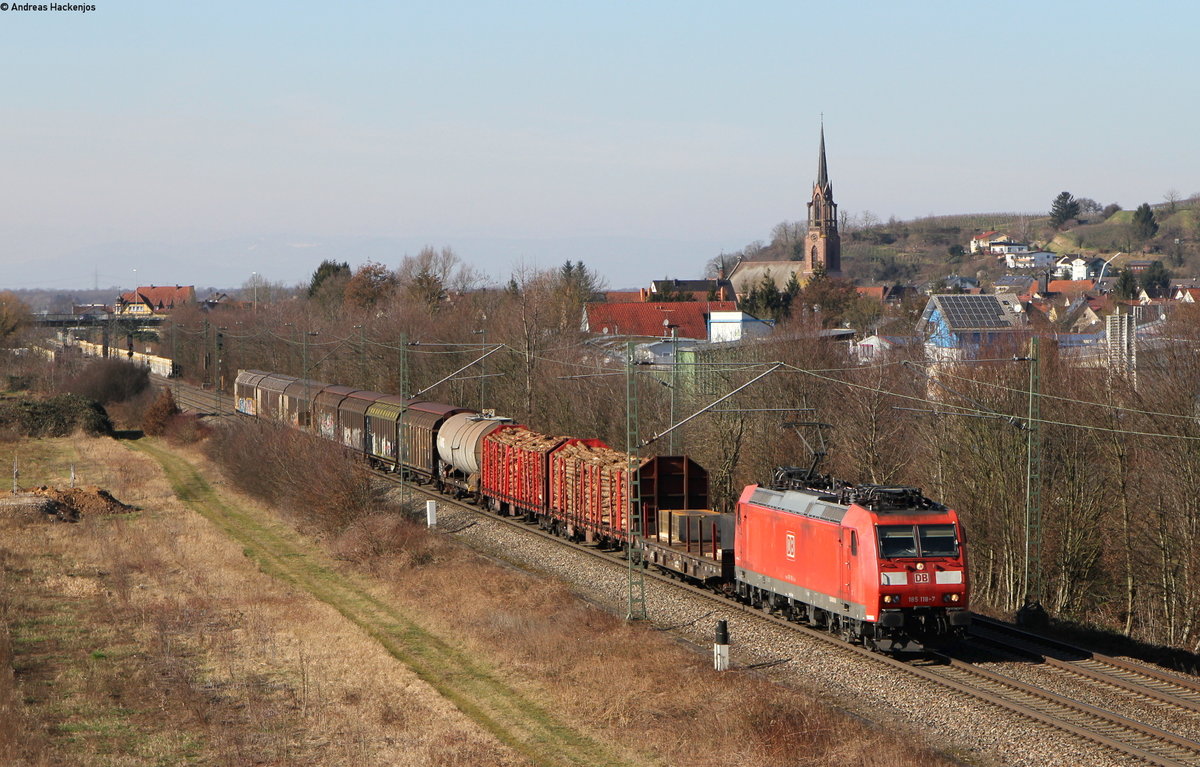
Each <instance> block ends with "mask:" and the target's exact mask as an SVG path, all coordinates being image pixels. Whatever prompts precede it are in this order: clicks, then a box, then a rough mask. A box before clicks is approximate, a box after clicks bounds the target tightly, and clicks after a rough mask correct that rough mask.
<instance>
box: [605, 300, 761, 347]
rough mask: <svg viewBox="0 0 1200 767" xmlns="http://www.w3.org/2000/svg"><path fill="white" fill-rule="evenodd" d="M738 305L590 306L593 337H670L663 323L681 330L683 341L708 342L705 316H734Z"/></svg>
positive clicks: (713, 303) (678, 333)
mask: <svg viewBox="0 0 1200 767" xmlns="http://www.w3.org/2000/svg"><path fill="white" fill-rule="evenodd" d="M734 311H737V303H735V302H734V301H662V302H647V303H642V302H640V301H628V302H624V303H607V304H588V305H587V323H588V330H589V331H590V332H592V333H601V334H605V335H614V336H617V335H620V336H650V337H660V338H662V337H667V336H669V335H670V332H669V331H668V330H666V328H664V326H663V320H664V319H666V320H669V321H670V324H672V325H676V326H678V331H677V336H678V337H679V338H692V339H700V340H704V339H707V338H708V325H707V323H705V315H707V314H708V313H709V312H734Z"/></svg>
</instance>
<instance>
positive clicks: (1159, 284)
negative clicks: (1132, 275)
mask: <svg viewBox="0 0 1200 767" xmlns="http://www.w3.org/2000/svg"><path fill="white" fill-rule="evenodd" d="M1139 282H1140V283H1141V286H1142V290H1144V291H1146V293H1147V294H1148V295H1149V296H1150V297H1151V298H1162V297H1164V296H1166V295H1167V291H1168V290H1170V288H1171V273H1170V272H1168V271H1167V268H1166V267H1165V266H1163V262H1162V261H1155V262H1154V263H1152V264H1150V267H1149V268H1148V269H1146V271H1144V272H1142V278H1141V280H1140V281H1139Z"/></svg>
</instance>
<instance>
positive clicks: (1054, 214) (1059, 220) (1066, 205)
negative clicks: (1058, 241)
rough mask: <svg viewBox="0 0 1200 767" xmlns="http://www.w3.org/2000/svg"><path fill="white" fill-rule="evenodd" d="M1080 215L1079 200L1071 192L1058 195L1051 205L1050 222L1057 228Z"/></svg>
mask: <svg viewBox="0 0 1200 767" xmlns="http://www.w3.org/2000/svg"><path fill="white" fill-rule="evenodd" d="M1078 216H1079V200H1076V199H1075V198H1074V197H1073V196H1072V195H1071V193H1070V192H1063V193H1062V194H1060V195H1058V196H1057V197H1055V198H1054V202H1053V203H1051V205H1050V224H1051V225H1052V226H1053V227H1054V228H1055V229H1058V228H1059V227H1061V226H1062V225H1063V224H1065V223H1067V222H1068V221H1070V220H1071V219H1073V218H1077V217H1078Z"/></svg>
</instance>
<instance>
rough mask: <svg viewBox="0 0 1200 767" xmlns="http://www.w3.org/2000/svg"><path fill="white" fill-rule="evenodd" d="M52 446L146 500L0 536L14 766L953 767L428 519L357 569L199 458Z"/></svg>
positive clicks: (60, 464) (6, 695)
mask: <svg viewBox="0 0 1200 767" xmlns="http://www.w3.org/2000/svg"><path fill="white" fill-rule="evenodd" d="M41 444H44V445H51V444H53V445H54V447H53V448H52V449H51V448H47V449H50V450H51V452H53V451H58V453H59V455H58V456H57V457H53V458H52V457H50V456H47V458H46V459H45V461H42V462H41V463H42V465H43V468H44V470H45V473H46V478H45V479H44V480H43V479H38V480H35V481H58V482H61V481H62V478H63V477H64V475H65V467H66V466H67V465H68V464H69V463H70V462H71V461H78V462H80V463H81V464H83V463H86V464H87V465H88V468H87V469H85V471H93V472H95V473H96V474H98V475H103V476H96V475H93V476H89V477H87V478H86V481H89V482H95V483H98V484H103V485H105V486H108V487H109V488H110V489H111V490H113V491H114V493H115V494H117V495H118V497H121V496H122V494H124V495H125V496H126V497H124V498H122V500H125V501H127V502H131V503H135V504H137V505H139V506H141V507H142V508H143V509H144V510H143V511H141V512H139V513H137V514H135V515H132V516H128V517H125V518H120V517H118V518H100V519H96V518H93V519H85V520H84V521H83V522H82V523H80V524H79V525H62V524H60V525H50V524H47V523H44V522H41V521H40V520H33V521H30V520H13V519H7V520H3V521H2V522H0V524H3V525H4V526H5V527H6V528H7V530H6V531H5V536H4V540H5V543H4V544H3V546H4V549H5V555H4V571H5V583H4V587H3V589H4V590H3V594H4V601H5V613H4V614H5V616H6V619H7V620H8V622H9V628H10V630H11V633H12V635H13V637H14V640H15V644H14V651H15V652H14V654H13V658H12V660H13V663H14V665H15V667H16V668H17V671H18V674H17V682H18V684H17V686H15V687H14V686H13V685H12V684H8V685H7V686H4V683H3V682H0V706H5V707H6V708H5V709H3V710H0V714H5V716H3V717H0V719H2V720H3V721H4V722H6V723H12V722H20V724H19V725H17V726H15V727H13V726H11V725H0V759H2V758H3V757H5V756H11V755H17V756H20V757H22V758H21V759H17V758H12V759H10V761H12V762H13V763H14V764H22V763H28V764H39V763H70V764H80V765H91V764H110V763H120V764H178V763H188V762H195V763H218V764H221V763H226V764H244V763H249V762H251V761H263V762H275V763H311V764H355V765H359V764H436V765H456V764H519V763H533V764H598V763H635V764H689V765H699V766H703V765H714V766H715V765H724V764H729V763H739V764H742V765H780V764H814V765H815V764H828V763H834V762H837V763H839V764H880V765H881V764H889V765H899V766H901V767H903V765H915V764H944V763H945V762H944V760H942V759H940V758H938V757H937V756H936V755H934V754H932V753H930V752H929V751H928V750H926V749H923V748H921V747H919V746H914V745H912V741H913V740H914V738H913V737H912V736H911V734H910V735H909V736H908V737H907V738H905V737H903V736H898V735H896V734H889V733H884V732H881V731H879V730H876V729H873V728H871V727H869V726H865V725H863V724H861V723H860V722H856V721H853V720H851V719H850V718H849V717H846V716H845V715H843V714H840V713H838V712H836V711H831V710H829V709H827V708H824V707H823V706H821V705H818V704H816V703H813V702H812V701H811V700H809V699H808V698H807V697H805V696H804V695H803V694H801V693H796V692H794V691H788V690H785V689H781V688H778V687H775V686H773V685H770V684H767V683H765V682H764V681H762V680H760V679H757V678H754V677H748V676H744V675H740V674H725V675H716V674H712V673H710V672H708V671H707V670H706V665H707V662H706V660H705V659H703V658H697V657H696V656H694V655H692V654H690V653H688V652H686V651H685V650H682V649H681V648H679V647H677V646H675V645H674V644H673V643H671V642H670V641H669V640H667V639H665V638H663V637H661V636H660V635H656V634H654V632H648V631H645V630H643V629H640V628H637V627H630V626H627V625H625V624H624V623H623V622H622V621H620V620H618V619H616V618H614V617H612V616H609V615H607V614H604V613H601V612H599V611H598V610H595V609H592V608H589V607H587V606H586V605H584V604H582V603H581V602H579V600H576V599H574V598H573V597H572V596H571V595H570V593H569V592H568V590H567V589H566V588H565V587H563V586H562V585H560V584H554V583H549V582H544V581H538V580H534V579H532V578H529V577H527V576H524V575H522V574H519V573H513V572H511V571H508V570H505V569H501V568H498V567H496V566H494V565H491V564H489V563H487V562H483V561H480V560H479V559H478V558H475V557H473V556H472V555H471V554H470V553H469V552H467V551H464V550H462V549H461V548H459V547H457V546H456V545H455V544H454V543H453V542H450V541H447V540H446V539H444V538H443V537H441V536H431V535H428V534H426V533H424V532H423V531H421V530H420V529H419V528H411V527H408V528H406V527H398V528H397V527H390V528H380V529H389V530H391V533H390V534H388V535H377V536H375V538H374V539H373V544H375V545H373V546H366V547H364V546H359V547H358V550H360V551H370V552H373V553H371V554H369V555H367V556H358V557H356V559H357V561H356V563H355V565H354V566H353V567H351V566H350V565H348V564H347V563H346V562H344V561H342V562H339V561H335V560H334V559H332V558H330V557H329V556H328V555H327V554H325V553H324V552H323V551H322V550H320V549H319V548H318V547H317V546H316V545H314V544H313V543H312V542H311V541H308V540H306V539H304V538H302V537H300V536H299V535H297V534H296V533H295V532H293V531H292V530H291V529H289V528H287V527H286V526H284V525H282V524H280V523H279V521H278V519H277V518H276V517H274V516H273V515H272V513H270V512H269V510H266V509H263V508H260V507H258V506H257V505H256V504H254V503H253V502H251V501H248V500H247V499H245V498H242V497H240V496H237V495H236V494H231V493H230V492H229V491H228V489H227V488H224V487H221V486H220V485H219V484H217V485H214V484H213V482H212V481H211V480H209V479H206V478H205V476H203V474H202V472H200V471H198V470H197V466H198V465H201V464H202V460H201V459H199V458H197V457H195V456H191V457H189V458H188V459H187V460H184V459H183V458H181V457H180V455H179V454H175V453H172V452H171V451H169V450H168V449H166V447H165V446H164V445H162V444H160V443H155V442H145V443H142V444H143V445H144V448H143V449H141V450H139V451H138V452H136V453H131V452H130V451H128V450H127V449H126V448H124V447H123V446H121V445H119V444H118V443H114V442H112V441H110V440H84V441H81V442H79V443H74V444H73V443H70V442H67V441H65V440H58V441H50V442H45V443H41ZM77 445H78V446H81V447H82V449H83V450H85V451H86V456H87V461H86V462H85V461H84V460H83V458H82V454H81V452H80V447H78V446H77ZM150 456H153V458H154V460H153V461H152V460H150ZM23 461H24V459H23ZM159 462H161V465H162V466H164V467H165V468H166V474H165V475H164V474H163V473H161V472H160V471H159V470H158V466H157V464H159ZM93 464H95V466H93ZM168 477H169V479H168ZM27 478H28V475H27ZM176 493H177V494H178V496H179V497H180V498H181V499H182V501H180V500H177V499H176V498H175V495H176ZM193 511H194V512H196V513H193ZM389 524H390V523H389ZM358 535H359V538H360V540H361V537H362V531H361V530H360V531H359V533H358ZM396 541H400V543H401V544H402V545H400V546H399V547H396V546H392V545H391V544H392V543H395V542H396ZM327 543H328V544H329V546H331V547H333V548H334V549H337V550H341V551H343V552H344V551H345V550H346V541H345V540H336V539H333V538H329V539H328V540H327ZM0 633H3V632H0ZM4 660H6V659H3V658H0V661H4ZM397 661H402V662H397ZM451 703H453V705H451ZM580 723H586V724H580ZM6 727H7V729H6ZM601 743H603V744H606V745H605V746H601V745H599V744H601ZM608 744H616V745H608ZM6 749H7V750H6ZM885 756H886V758H885ZM22 760H23V761H22Z"/></svg>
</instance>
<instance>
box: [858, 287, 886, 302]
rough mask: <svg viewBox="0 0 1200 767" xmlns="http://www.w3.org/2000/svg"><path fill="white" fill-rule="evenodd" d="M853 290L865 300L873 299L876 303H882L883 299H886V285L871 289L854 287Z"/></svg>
mask: <svg viewBox="0 0 1200 767" xmlns="http://www.w3.org/2000/svg"><path fill="white" fill-rule="evenodd" d="M855 290H857V291H858V294H859V295H860V296H865V297H866V298H874V299H875V300H876V301H883V300H884V299H885V298H887V294H888V289H887V286H886V285H878V286H873V287H856V288H855Z"/></svg>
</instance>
